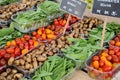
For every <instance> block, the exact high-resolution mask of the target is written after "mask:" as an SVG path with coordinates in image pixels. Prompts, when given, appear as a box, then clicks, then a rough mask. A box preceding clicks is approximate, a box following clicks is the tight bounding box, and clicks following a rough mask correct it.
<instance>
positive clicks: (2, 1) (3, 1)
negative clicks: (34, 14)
mask: <svg viewBox="0 0 120 80" xmlns="http://www.w3.org/2000/svg"><path fill="white" fill-rule="evenodd" d="M18 1H20V0H0V5H2V6H3V5H8V4H10V3H14V2H18Z"/></svg>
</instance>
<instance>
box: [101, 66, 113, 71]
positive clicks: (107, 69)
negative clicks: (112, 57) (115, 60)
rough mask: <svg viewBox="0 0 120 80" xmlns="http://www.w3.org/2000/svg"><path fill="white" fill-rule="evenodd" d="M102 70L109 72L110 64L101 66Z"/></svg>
mask: <svg viewBox="0 0 120 80" xmlns="http://www.w3.org/2000/svg"><path fill="white" fill-rule="evenodd" d="M102 70H103V71H104V72H109V71H111V70H112V67H111V66H103V67H102Z"/></svg>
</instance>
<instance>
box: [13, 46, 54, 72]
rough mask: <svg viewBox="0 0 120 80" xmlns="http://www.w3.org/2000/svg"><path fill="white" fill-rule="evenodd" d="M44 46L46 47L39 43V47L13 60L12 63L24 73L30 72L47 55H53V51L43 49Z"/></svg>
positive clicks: (41, 62)
mask: <svg viewBox="0 0 120 80" xmlns="http://www.w3.org/2000/svg"><path fill="white" fill-rule="evenodd" d="M45 48H47V47H45V44H40V46H39V48H37V49H35V50H33V51H32V52H30V53H29V54H26V55H25V56H23V57H21V58H20V59H17V60H15V61H14V63H13V64H14V65H15V66H16V67H18V68H19V69H21V70H22V71H23V72H25V73H32V72H33V71H35V69H37V68H38V67H40V66H41V65H42V64H43V62H44V61H46V60H47V58H48V56H52V55H53V53H50V52H49V51H45Z"/></svg>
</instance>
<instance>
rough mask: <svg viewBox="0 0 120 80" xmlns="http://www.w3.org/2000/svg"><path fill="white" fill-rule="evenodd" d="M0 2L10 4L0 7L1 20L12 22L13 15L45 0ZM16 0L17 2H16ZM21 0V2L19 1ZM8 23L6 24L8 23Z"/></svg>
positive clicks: (8, 0) (9, 0)
mask: <svg viewBox="0 0 120 80" xmlns="http://www.w3.org/2000/svg"><path fill="white" fill-rule="evenodd" d="M0 1H2V2H0V4H4V3H5V4H9V3H11V4H9V5H4V6H2V7H1V8H0V22H5V23H6V22H7V23H8V22H10V21H11V20H10V19H11V16H12V15H14V14H16V13H17V12H20V11H26V10H28V9H30V8H31V7H34V6H35V5H36V4H37V3H39V2H43V0H38V1H37V0H30V1H27V0H0ZM15 1H16V3H14V2H15ZM17 1H19V2H17ZM7 23H6V25H7Z"/></svg>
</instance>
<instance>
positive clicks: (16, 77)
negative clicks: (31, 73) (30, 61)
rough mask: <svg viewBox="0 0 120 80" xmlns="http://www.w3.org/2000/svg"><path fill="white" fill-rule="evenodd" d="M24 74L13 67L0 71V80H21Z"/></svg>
mask: <svg viewBox="0 0 120 80" xmlns="http://www.w3.org/2000/svg"><path fill="white" fill-rule="evenodd" d="M23 77H24V74H23V73H22V72H21V71H19V70H18V69H16V68H14V67H7V68H6V69H3V70H2V71H0V80H22V79H23Z"/></svg>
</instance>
